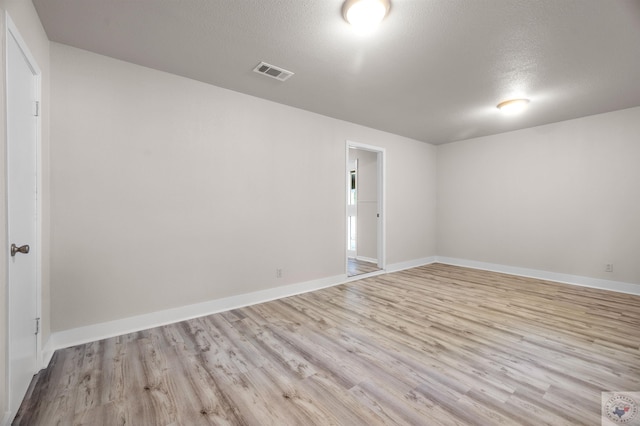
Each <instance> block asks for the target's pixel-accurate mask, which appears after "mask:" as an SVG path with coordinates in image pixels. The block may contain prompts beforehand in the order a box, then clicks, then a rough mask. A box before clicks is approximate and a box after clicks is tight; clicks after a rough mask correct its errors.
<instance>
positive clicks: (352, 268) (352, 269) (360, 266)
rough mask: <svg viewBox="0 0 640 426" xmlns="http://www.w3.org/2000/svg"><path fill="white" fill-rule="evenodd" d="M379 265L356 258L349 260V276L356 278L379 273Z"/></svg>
mask: <svg viewBox="0 0 640 426" xmlns="http://www.w3.org/2000/svg"><path fill="white" fill-rule="evenodd" d="M379 270H380V268H378V265H376V264H375V263H373V262H366V261H364V260H359V259H355V258H352V257H350V258H348V259H347V276H348V277H354V276H356V275H362V274H368V273H369V272H376V271H379Z"/></svg>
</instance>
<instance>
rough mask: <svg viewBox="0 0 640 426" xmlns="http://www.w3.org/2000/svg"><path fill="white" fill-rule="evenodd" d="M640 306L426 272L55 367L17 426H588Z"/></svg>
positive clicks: (438, 269)
mask: <svg viewBox="0 0 640 426" xmlns="http://www.w3.org/2000/svg"><path fill="white" fill-rule="evenodd" d="M639 347H640V297H637V296H630V295H625V294H619V293H613V292H607V291H601V290H595V289H589V288H583V287H575V286H570V285H562V284H556V283H550V282H544V281H539V280H535V279H527V278H521V277H514V276H509V275H502V274H497V273H491V272H484V271H475V270H470V269H464V268H460V267H454V266H447V265H441V264H434V265H429V266H424V267H420V268H414V269H410V270H407V271H403V272H398V273H393V274H385V275H380V276H377V277H373V278H368V279H364V280H359V281H354V282H351V283H348V284H345V285H341V286H337V287H332V288H328V289H324V290H321V291H317V292H313V293H307V294H304V295H299V296H294V297H289V298H286V299H282V300H278V301H273V302H268V303H264V304H261V305H256V306H251V307H246V308H242V309H236V310H233V311H230V312H226V313H221V314H215V315H211V316H208V317H203V318H198V319H194V320H190V321H184V322H181V323H178V324H174V325H170V326H164V327H158V328H154V329H150V330H146V331H141V332H138V333H132V334H128V335H124V336H119V337H116V338H112V339H107V340H102V341H98V342H94V343H90V344H86V345H81V346H76V347H72V348H68V349H64V350H60V351H57V352H56V353H55V355H54V357H53V359H52V362H51V364H50V365H49V367H48V368H47V369H46V370H44V371H43V372H41V374H40V375H39V377H38V380H37V383H36V384H35V386H33V387H32V389H31V391H30V392H31V393H30V395H28V398H27V399H26V400H25V401H24V403H23V406H22V408H21V411H20V413H19V416H18V418H17V419H16V420H15V422H14V424H15V425H124V424H126V425H154V426H156V425H240V424H247V425H315V424H317V425H378V424H409V425H439V424H442V425H466V424H470V425H471V424H472V425H494V424H496V425H514V424H528V425H543V424H548V425H579V424H584V425H600V405H601V394H600V393H601V392H602V391H615V390H620V391H640V348H639Z"/></svg>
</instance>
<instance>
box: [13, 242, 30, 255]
mask: <svg viewBox="0 0 640 426" xmlns="http://www.w3.org/2000/svg"><path fill="white" fill-rule="evenodd" d="M16 253H23V254H27V253H29V244H25V245H23V246H20V247H18V246H17V245H15V244H11V257H14V256H15V255H16Z"/></svg>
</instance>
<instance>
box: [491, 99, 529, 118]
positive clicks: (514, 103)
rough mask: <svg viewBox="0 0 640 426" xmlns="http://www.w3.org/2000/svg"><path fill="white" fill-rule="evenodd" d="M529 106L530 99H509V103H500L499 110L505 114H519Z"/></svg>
mask: <svg viewBox="0 0 640 426" xmlns="http://www.w3.org/2000/svg"><path fill="white" fill-rule="evenodd" d="M527 105H529V99H524V98H522V99H509V100H508V101H504V102H500V103H499V104H498V105H497V108H498V109H499V110H500V111H502V112H504V113H505V114H509V115H512V114H518V113H520V112H522V111H524V110H525V108H527Z"/></svg>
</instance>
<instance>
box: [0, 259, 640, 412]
mask: <svg viewBox="0 0 640 426" xmlns="http://www.w3.org/2000/svg"><path fill="white" fill-rule="evenodd" d="M436 262H437V263H445V264H448V265H456V266H464V267H468V268H474V269H482V270H487V271H493V272H502V273H506V274H511V275H519V276H524V277H531V278H537V279H543V280H548V281H556V282H561V283H566V284H573V285H578V286H584V287H593V288H599V289H604V290H612V291H617V292H621V293H629V294H635V295H640V285H638V284H630V283H623V282H618V281H608V280H602V279H597V278H589V277H582V276H576V275H568V274H560V273H555V272H547V271H539V270H535V269H526V268H519V267H513V266H506V265H499V264H493V263H485V262H477V261H473V260H465V259H457V258H451V257H442V256H430V257H424V258H421V259H414V260H410V261H406V262H398V263H393V264H390V265H387V268H386V269H385V270H384V271H376V272H372V273H370V274H364V275H358V276H356V277H351V278H347V276H346V275H335V276H333V277H327V278H321V279H318V280H312V281H306V282H302V283H297V284H290V285H286V286H282V287H276V288H271V289H266V290H260V291H256V292H252V293H247V294H241V295H237V296H231V297H226V298H222V299H216V300H210V301H207V302H203V303H197V304H194V305H188V306H182V307H179V308H173V309H167V310H164V311H158V312H152V313H149V314H144V315H138V316H135V317H129V318H124V319H120V320H115V321H109V322H104V323H100V324H93V325H88V326H84V327H79V328H74V329H70V330H64V331H59V332H55V333H53V334H52V335H51V336H50V338H49V339H48V340H47V342H46V343H45V345H44V347H43V350H42V360H43V366H44V367H46V366H47V365H48V364H49V362H50V360H51V357H52V356H53V353H54V352H55V351H56V350H57V349H62V348H67V347H69V346H74V345H79V344H83V343H88V342H93V341H96V340H100V339H106V338H109V337H114V336H119V335H122V334H127V333H132V332H135V331H140V330H146V329H149V328H153V327H158V326H161V325H166V324H172V323H175V322H179V321H184V320H188V319H192V318H196V317H201V316H206V315H211V314H215V313H218V312H224V311H228V310H231V309H236V308H241V307H244V306H249V305H255V304H258V303H264V302H269V301H271V300H275V299H281V298H283V297H288V296H295V295H296V294H302V293H307V292H310V291H314V290H320V289H323V288H327V287H333V286H335V285H339V284H343V283H346V282H350V281H354V280H358V279H363V278H368V277H370V276H375V275H381V274H385V273H391V272H399V271H403V270H405V269H411V268H415V267H418V266H424V265H429V264H431V263H436ZM7 415H8V414H6V415H5V417H6V416H7Z"/></svg>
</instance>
